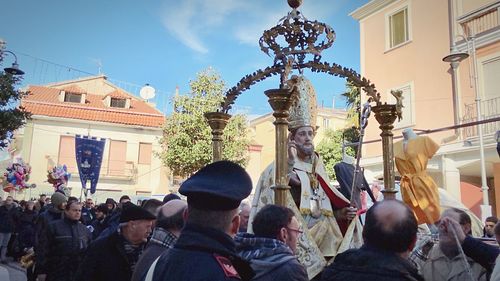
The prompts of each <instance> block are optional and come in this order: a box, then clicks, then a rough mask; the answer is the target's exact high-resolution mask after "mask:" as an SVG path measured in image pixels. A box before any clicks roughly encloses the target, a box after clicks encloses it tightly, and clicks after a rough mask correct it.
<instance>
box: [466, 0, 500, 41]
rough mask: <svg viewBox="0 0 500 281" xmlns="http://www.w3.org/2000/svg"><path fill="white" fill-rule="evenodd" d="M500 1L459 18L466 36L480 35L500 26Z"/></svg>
mask: <svg viewBox="0 0 500 281" xmlns="http://www.w3.org/2000/svg"><path fill="white" fill-rule="evenodd" d="M499 9H500V1H495V2H493V3H491V4H489V5H487V6H485V7H482V8H480V9H477V10H474V11H472V12H470V13H467V14H465V15H463V16H461V17H459V18H458V23H459V24H460V25H461V26H462V27H463V29H464V32H465V36H467V37H469V36H471V35H478V34H481V33H483V32H486V31H489V30H492V29H494V28H496V27H498V26H500V19H499V16H500V13H499V11H498V10H499Z"/></svg>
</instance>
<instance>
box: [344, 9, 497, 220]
mask: <svg viewBox="0 0 500 281" xmlns="http://www.w3.org/2000/svg"><path fill="white" fill-rule="evenodd" d="M499 7H500V1H493V0H489V1H488V0H448V1H446V0H437V1H436V0H419V1H415V0H373V1H370V2H368V3H367V4H366V5H364V6H362V7H359V8H358V9H357V10H355V11H354V12H352V13H351V16H352V17H353V18H355V19H356V20H358V21H359V24H360V42H361V43H360V44H361V48H360V49H361V54H360V57H361V74H362V75H363V76H365V77H367V78H369V79H370V80H371V81H372V82H373V83H375V85H376V87H377V89H378V91H379V92H380V93H381V94H382V96H383V100H384V101H388V102H392V103H394V98H393V97H392V95H391V94H390V91H391V90H401V91H402V92H403V96H404V100H403V101H404V106H405V108H404V109H403V120H402V121H401V122H399V123H396V124H395V129H394V135H395V137H399V136H401V131H402V130H403V129H405V128H413V130H414V131H417V132H418V130H432V129H439V128H444V127H448V126H453V125H458V124H465V123H470V122H473V121H476V120H477V112H476V89H475V87H474V83H471V82H474V79H472V78H474V73H476V74H477V78H478V79H477V81H478V83H477V84H478V86H477V94H478V96H479V98H480V105H481V109H482V110H481V111H482V112H481V113H482V114H481V119H483V120H485V119H492V118H496V117H499V116H500V90H499V85H500V84H499V81H500V22H499V18H500V14H499ZM472 43H474V45H475V52H473V48H472ZM451 49H453V50H454V51H455V52H465V53H467V52H468V53H469V54H470V56H469V58H468V59H465V60H463V61H461V62H460V63H454V64H453V65H451V64H450V63H448V62H443V58H444V57H445V56H447V55H449V54H450V50H451ZM473 54H475V56H474V55H473ZM474 57H475V61H476V62H477V71H473V70H474V67H473V65H474V64H473V62H474ZM471 70H472V71H471ZM365 99H366V98H365ZM371 119H372V120H370V125H369V127H368V128H367V134H366V137H365V140H374V139H379V138H380V137H379V134H380V129H379V128H378V126H377V125H376V124H377V121H376V120H375V119H374V118H373V117H372V118H371ZM482 128H483V139H484V141H483V143H484V153H485V164H486V169H485V170H486V177H487V183H488V184H487V185H488V186H489V188H490V190H489V196H488V198H489V204H491V205H492V207H493V214H497V215H499V214H500V159H499V156H498V154H497V151H496V146H497V140H496V139H495V137H494V136H495V133H496V131H497V130H499V129H500V122H490V123H488V124H485V125H483V127H482ZM429 136H430V137H431V138H432V139H433V140H434V141H436V142H437V143H438V144H440V149H439V151H438V152H437V153H436V155H435V156H434V157H433V158H432V159H431V160H430V162H429V165H428V172H429V173H430V174H431V175H432V176H433V178H434V180H435V181H436V183H437V184H438V186H440V187H442V188H444V189H446V190H447V191H448V192H449V193H451V194H452V195H453V196H455V197H456V198H457V199H459V200H461V201H462V202H463V203H464V204H465V205H466V206H467V207H469V208H471V209H472V210H473V211H474V212H475V213H476V214H478V215H479V214H480V208H479V205H481V204H483V200H482V198H483V196H482V191H481V168H480V166H481V165H480V153H479V141H478V132H477V127H476V126H470V127H466V128H463V129H456V130H447V131H442V132H438V133H433V134H429ZM395 141H397V140H395ZM363 152H364V154H363V156H364V159H363V161H362V164H363V165H364V166H365V168H366V169H367V170H369V171H371V172H372V173H373V174H375V175H376V176H380V175H382V157H381V154H382V149H381V143H380V142H379V143H374V144H368V145H366V146H364V151H363ZM496 190H497V192H495V191H496ZM497 202H498V204H497Z"/></svg>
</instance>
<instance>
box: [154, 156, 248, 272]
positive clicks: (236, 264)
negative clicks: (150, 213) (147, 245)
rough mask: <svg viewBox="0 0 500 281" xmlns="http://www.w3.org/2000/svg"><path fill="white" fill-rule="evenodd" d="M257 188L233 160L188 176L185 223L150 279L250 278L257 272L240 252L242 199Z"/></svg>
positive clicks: (213, 165)
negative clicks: (239, 231) (235, 240)
mask: <svg viewBox="0 0 500 281" xmlns="http://www.w3.org/2000/svg"><path fill="white" fill-rule="evenodd" d="M251 191H252V180H251V179H250V176H249V175H248V174H247V173H246V172H245V170H244V169H243V168H242V167H240V166H239V165H237V164H235V163H233V162H230V161H218V162H215V163H212V164H209V165H207V166H205V167H204V168H202V169H201V170H199V171H198V172H197V173H195V174H194V175H193V176H191V177H190V178H189V179H187V180H186V181H185V182H184V183H183V184H182V185H181V187H180V189H179V193H180V194H182V195H185V196H187V202H188V210H187V212H186V214H185V215H186V217H187V218H186V226H185V227H184V229H183V230H182V232H181V234H180V236H179V239H178V240H177V243H176V244H175V245H174V247H173V248H172V249H170V250H169V251H167V252H165V253H164V254H162V255H161V256H160V257H159V258H158V259H157V260H156V262H155V263H153V265H152V266H151V268H150V270H149V272H148V276H147V277H146V280H151V279H150V278H151V277H153V278H152V280H154V281H164V280H172V281H175V280H188V281H189V280H193V281H194V280H213V281H217V280H250V279H251V278H252V277H253V275H254V273H253V271H252V269H251V268H250V266H249V264H248V263H247V262H246V261H244V260H242V259H241V258H240V257H239V256H238V255H237V253H236V249H235V243H234V241H233V238H234V236H235V235H236V233H237V232H238V228H239V225H240V217H239V215H238V207H239V205H240V202H241V200H243V199H244V198H246V197H247V196H248V195H249V194H250V192H251Z"/></svg>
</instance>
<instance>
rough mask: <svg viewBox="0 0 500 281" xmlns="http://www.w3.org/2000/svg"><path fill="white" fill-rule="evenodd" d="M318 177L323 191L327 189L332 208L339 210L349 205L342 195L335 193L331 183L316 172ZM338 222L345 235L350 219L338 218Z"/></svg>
mask: <svg viewBox="0 0 500 281" xmlns="http://www.w3.org/2000/svg"><path fill="white" fill-rule="evenodd" d="M316 178H317V179H318V181H319V185H320V186H321V188H322V189H323V191H325V193H326V196H328V199H330V203H331V204H332V209H334V210H338V209H342V208H345V207H349V203H347V202H346V201H344V200H342V199H341V198H340V197H338V196H337V195H335V193H333V191H332V190H331V189H330V187H329V185H328V184H327V183H326V182H325V180H324V179H323V178H322V177H320V176H319V175H318V174H316ZM337 224H338V225H339V227H340V231H342V235H345V233H346V232H347V228H348V227H349V221H348V220H337Z"/></svg>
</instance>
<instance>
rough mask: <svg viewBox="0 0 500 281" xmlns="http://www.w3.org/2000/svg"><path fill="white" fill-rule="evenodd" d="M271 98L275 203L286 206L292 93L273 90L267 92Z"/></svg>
mask: <svg viewBox="0 0 500 281" xmlns="http://www.w3.org/2000/svg"><path fill="white" fill-rule="evenodd" d="M265 94H266V96H267V97H268V98H269V104H270V105H271V107H272V109H273V111H274V112H273V116H274V117H275V121H274V126H275V127H276V161H275V175H274V176H275V181H274V183H275V184H274V186H272V187H271V188H273V189H274V203H275V204H277V205H280V206H286V195H287V192H288V190H289V189H290V187H289V186H288V178H287V173H288V162H287V159H288V151H287V148H288V143H287V142H288V115H289V111H288V110H289V109H290V106H291V105H292V100H291V97H290V91H289V90H288V89H271V90H267V91H265Z"/></svg>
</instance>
